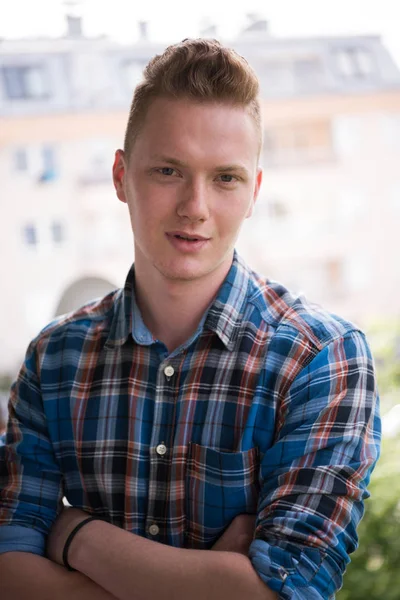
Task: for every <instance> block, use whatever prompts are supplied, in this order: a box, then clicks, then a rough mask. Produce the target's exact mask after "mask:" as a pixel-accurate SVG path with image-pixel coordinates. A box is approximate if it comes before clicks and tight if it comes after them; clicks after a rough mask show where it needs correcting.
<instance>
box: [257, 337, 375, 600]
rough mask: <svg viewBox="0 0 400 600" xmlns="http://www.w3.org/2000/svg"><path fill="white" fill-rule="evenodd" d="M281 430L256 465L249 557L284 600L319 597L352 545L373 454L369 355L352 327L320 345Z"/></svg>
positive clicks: (335, 580) (284, 408) (281, 415)
mask: <svg viewBox="0 0 400 600" xmlns="http://www.w3.org/2000/svg"><path fill="white" fill-rule="evenodd" d="M277 417H278V418H277V423H278V431H277V434H276V441H275V443H274V444H273V446H272V447H271V448H270V449H269V450H268V451H267V452H266V453H265V454H264V456H263V458H262V464H261V472H262V490H261V495H260V503H259V507H258V519H257V525H256V533H255V539H254V541H253V543H252V545H251V547H250V553H249V557H250V559H251V561H252V564H253V566H254V568H255V569H256V571H257V572H258V574H259V576H260V577H261V578H262V580H263V581H264V582H265V583H266V584H267V585H268V586H269V587H270V588H271V589H273V590H274V591H276V592H278V594H279V595H280V598H283V599H284V600H310V599H311V600H312V599H314V598H315V599H319V600H326V599H328V598H333V597H334V595H335V593H336V592H337V590H338V589H340V587H341V585H342V576H343V573H344V570H345V568H346V565H347V564H348V562H349V560H350V558H349V554H350V553H351V552H353V551H354V550H355V549H356V548H357V545H358V538H357V532H356V527H357V525H358V523H359V521H360V519H361V517H362V515H363V511H364V500H365V499H366V498H367V497H368V496H369V492H368V491H367V486H368V483H369V480H370V476H371V472H372V470H373V468H374V466H375V463H376V461H377V459H378V456H379V446H380V437H381V435H380V431H381V430H380V419H379V407H378V395H377V390H376V384H375V375H374V368H373V361H372V357H371V354H370V350H369V347H368V345H367V342H366V340H365V337H364V335H363V334H362V333H361V332H360V331H357V330H354V331H351V332H349V333H347V334H346V335H345V336H344V337H341V338H339V339H335V340H333V341H331V342H330V343H329V344H327V345H326V346H325V347H324V348H323V349H322V350H320V351H319V352H318V353H317V354H316V355H315V356H314V358H313V359H312V360H311V361H310V362H309V364H308V365H307V366H306V367H304V368H303V369H302V370H301V371H300V372H299V374H298V375H297V376H296V378H295V379H294V381H293V384H292V385H291V386H290V389H289V391H288V392H287V393H286V394H285V396H284V397H282V398H281V401H280V406H279V410H278V415H277Z"/></svg>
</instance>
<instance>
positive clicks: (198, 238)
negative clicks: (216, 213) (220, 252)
mask: <svg viewBox="0 0 400 600" xmlns="http://www.w3.org/2000/svg"><path fill="white" fill-rule="evenodd" d="M167 235H168V236H170V237H174V238H176V239H178V240H185V241H187V242H206V241H207V240H209V239H210V238H207V237H204V236H203V235H197V234H195V233H186V232H185V231H170V232H168V233H167Z"/></svg>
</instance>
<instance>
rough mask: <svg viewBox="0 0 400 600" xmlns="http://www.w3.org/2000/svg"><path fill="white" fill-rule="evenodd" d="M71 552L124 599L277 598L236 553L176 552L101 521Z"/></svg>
mask: <svg viewBox="0 0 400 600" xmlns="http://www.w3.org/2000/svg"><path fill="white" fill-rule="evenodd" d="M104 540H107V544H104ZM71 550H72V552H70V555H69V561H70V564H71V565H72V566H73V567H74V568H75V569H77V570H79V571H80V572H81V573H84V574H85V575H87V576H88V577H89V578H90V579H92V580H93V581H95V582H97V583H98V584H99V585H100V586H101V587H102V588H104V589H106V590H108V591H109V592H110V593H112V594H113V595H114V596H115V597H116V598H118V599H119V600H154V598H163V600H186V599H187V598H190V599H191V600H204V598H207V600H214V599H215V600H224V599H225V598H226V599H229V600H245V599H246V598H252V600H276V598H277V595H276V594H275V593H274V592H272V590H270V589H269V588H268V587H267V586H266V585H265V584H264V583H263V582H262V580H261V579H260V578H259V576H258V575H257V573H256V572H255V570H254V569H253V567H252V565H251V562H250V560H249V559H248V558H247V557H246V556H244V555H242V554H238V553H235V552H219V551H215V552H213V551H206V550H186V549H181V548H171V547H169V546H166V545H164V544H159V543H157V542H153V541H150V540H148V539H145V538H141V537H139V536H137V535H133V534H130V533H128V532H126V531H124V530H121V529H118V528H117V527H114V526H112V525H110V524H109V523H102V522H92V523H89V525H87V526H86V527H84V528H83V530H82V534H81V535H80V542H79V544H78V543H76V544H75V546H72V547H71Z"/></svg>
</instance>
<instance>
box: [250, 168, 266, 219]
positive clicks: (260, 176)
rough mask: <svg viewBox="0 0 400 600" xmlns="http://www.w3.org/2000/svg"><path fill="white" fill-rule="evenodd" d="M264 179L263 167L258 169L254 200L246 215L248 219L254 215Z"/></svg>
mask: <svg viewBox="0 0 400 600" xmlns="http://www.w3.org/2000/svg"><path fill="white" fill-rule="evenodd" d="M262 178H263V170H262V168H261V167H258V169H257V174H256V181H255V184H254V191H253V200H252V202H251V204H250V207H249V210H248V213H247V215H246V219H248V218H249V217H251V215H252V214H253V209H254V205H255V203H256V202H257V198H258V194H259V192H260V187H261V183H262Z"/></svg>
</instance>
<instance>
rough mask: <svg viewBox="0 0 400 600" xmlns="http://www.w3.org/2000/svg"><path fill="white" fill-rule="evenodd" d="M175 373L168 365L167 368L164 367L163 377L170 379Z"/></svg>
mask: <svg viewBox="0 0 400 600" xmlns="http://www.w3.org/2000/svg"><path fill="white" fill-rule="evenodd" d="M174 373H175V370H174V367H171V365H168V367H165V369H164V375H165V376H166V377H172V375H173V374H174Z"/></svg>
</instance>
